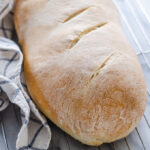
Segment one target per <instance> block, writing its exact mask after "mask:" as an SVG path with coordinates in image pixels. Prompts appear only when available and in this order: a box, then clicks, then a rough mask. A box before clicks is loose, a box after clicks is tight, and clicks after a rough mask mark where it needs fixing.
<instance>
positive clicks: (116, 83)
mask: <svg viewBox="0 0 150 150" xmlns="http://www.w3.org/2000/svg"><path fill="white" fill-rule="evenodd" d="M15 26H16V30H17V34H18V37H19V42H20V44H21V46H22V49H23V54H24V71H25V77H26V81H27V86H28V90H29V93H30V95H31V97H32V98H33V100H34V102H35V103H36V105H37V106H38V107H39V109H40V110H41V111H42V112H43V113H44V114H45V115H46V116H47V117H48V118H49V119H50V120H52V121H53V122H54V123H55V124H56V125H57V126H59V127H60V128H61V129H62V130H64V131H66V132H67V133H68V134H70V135H71V136H72V137H74V138H75V139H77V140H79V141H81V142H82V143H85V144H88V145H100V144H102V143H105V142H106V143H107V142H112V141H114V140H117V139H120V138H123V137H125V136H127V135H128V134H129V133H130V132H131V131H132V130H133V129H134V128H135V127H136V126H137V124H138V123H139V121H140V119H141V117H142V116H143V113H144V110H145V105H146V102H147V97H146V86H145V82H144V77H143V73H142V71H141V67H140V65H139V62H138V60H137V57H136V55H135V53H134V51H133V50H132V48H131V46H130V44H129V42H128V41H127V39H126V37H125V35H124V33H123V31H122V28H121V24H120V19H119V15H118V12H117V11H116V8H115V6H114V4H113V1H112V0H36V1H35V0H34V1H33V0H17V1H16V6H15Z"/></svg>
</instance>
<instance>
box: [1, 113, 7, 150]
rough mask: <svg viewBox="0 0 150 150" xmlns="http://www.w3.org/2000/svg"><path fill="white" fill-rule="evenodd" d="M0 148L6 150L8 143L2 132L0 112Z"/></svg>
mask: <svg viewBox="0 0 150 150" xmlns="http://www.w3.org/2000/svg"><path fill="white" fill-rule="evenodd" d="M0 150H8V145H7V141H6V136H5V132H4V127H3V122H2V119H1V113H0Z"/></svg>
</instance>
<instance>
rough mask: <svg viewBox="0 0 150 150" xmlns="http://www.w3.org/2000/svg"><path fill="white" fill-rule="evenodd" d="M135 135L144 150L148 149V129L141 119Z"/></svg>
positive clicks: (149, 136) (143, 119)
mask: <svg viewBox="0 0 150 150" xmlns="http://www.w3.org/2000/svg"><path fill="white" fill-rule="evenodd" d="M137 133H138V135H139V137H140V139H141V141H142V143H143V145H144V147H145V149H146V150H149V149H150V128H149V127H148V124H147V122H146V120H145V118H144V117H143V118H142V120H141V122H140V124H139V125H138V127H137Z"/></svg>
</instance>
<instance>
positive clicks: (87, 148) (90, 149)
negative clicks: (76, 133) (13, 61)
mask: <svg viewBox="0 0 150 150" xmlns="http://www.w3.org/2000/svg"><path fill="white" fill-rule="evenodd" d="M84 150H100V149H99V147H96V146H88V145H84Z"/></svg>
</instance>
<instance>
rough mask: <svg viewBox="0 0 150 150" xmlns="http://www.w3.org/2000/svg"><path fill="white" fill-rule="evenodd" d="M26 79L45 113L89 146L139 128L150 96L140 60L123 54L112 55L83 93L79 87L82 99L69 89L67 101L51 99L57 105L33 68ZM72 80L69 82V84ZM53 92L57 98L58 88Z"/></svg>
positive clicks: (120, 136)
mask: <svg viewBox="0 0 150 150" xmlns="http://www.w3.org/2000/svg"><path fill="white" fill-rule="evenodd" d="M26 66H28V65H27V64H26V63H25V68H26ZM25 75H26V79H27V84H28V89H29V92H30V94H31V96H32V98H33V99H34V101H35V103H36V104H37V106H38V107H39V108H40V109H41V111H42V112H43V113H44V114H45V115H46V116H47V117H48V118H49V119H50V120H52V121H53V122H54V123H55V124H56V125H57V126H59V127H60V128H61V129H63V130H64V131H66V132H67V133H68V134H70V135H71V136H72V137H74V138H75V139H77V140H79V141H81V142H82V143H84V144H87V145H91V146H97V145H101V144H102V143H110V142H112V141H115V140H118V139H121V138H123V137H126V136H127V135H128V134H129V133H130V132H131V131H133V130H134V129H135V127H136V126H137V125H138V123H139V122H140V120H141V118H142V116H143V113H144V110H145V106H146V102H147V96H146V87H145V82H144V77H143V74H142V72H141V68H140V65H139V64H138V63H137V61H136V59H135V60H134V59H132V58H131V57H128V56H126V55H124V54H122V53H114V54H112V56H111V57H110V58H109V60H107V62H106V63H105V64H104V65H103V66H102V68H101V69H100V70H99V71H98V72H97V73H95V74H94V76H93V77H92V79H90V81H88V82H86V84H84V86H83V87H82V90H81V89H80V88H79V87H78V86H76V89H74V90H76V91H77V93H78V95H77V93H76V95H74V96H73V95H72V94H73V93H70V94H69V93H67V90H65V89H64V90H65V93H63V94H64V95H66V97H65V98H64V97H63V96H62V97H61V98H62V99H60V98H59V99H58V101H57V96H56V95H53V96H52V95H51V96H50V97H51V98H52V99H55V101H54V103H53V100H52V99H51V100H50V99H49V98H48V97H44V94H45V91H44V90H43V89H42V88H41V85H39V83H41V82H42V81H41V82H38V81H36V79H35V78H34V76H33V75H32V70H29V67H28V68H26V69H25ZM70 76H72V74H71V73H70ZM84 76H86V75H85V74H84ZM67 77H68V78H69V76H67ZM72 78H73V76H72ZM72 78H70V79H68V83H69V84H70V83H71V81H72V80H73V79H72ZM76 80H77V79H76ZM62 81H65V79H64V77H62V78H61V79H60V80H58V81H57V82H55V86H57V85H60V84H61V83H60V82H62ZM51 84H53V83H52V82H51ZM66 84H67V83H66ZM39 87H40V88H39ZM49 87H50V86H49ZM67 89H68V88H67ZM78 89H80V90H81V91H78ZM50 91H51V92H52V93H55V94H57V93H56V89H55V88H54V87H53V89H50ZM59 92H60V91H59ZM37 93H38V94H37ZM59 94H60V95H61V94H62V93H61V92H60V93H59ZM68 94H69V95H68ZM63 99H64V100H63Z"/></svg>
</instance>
